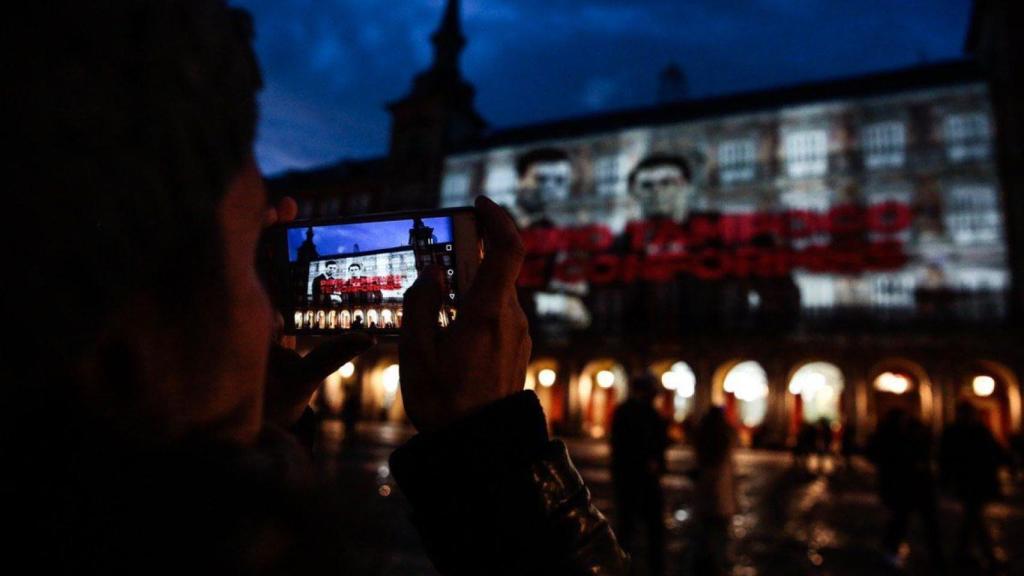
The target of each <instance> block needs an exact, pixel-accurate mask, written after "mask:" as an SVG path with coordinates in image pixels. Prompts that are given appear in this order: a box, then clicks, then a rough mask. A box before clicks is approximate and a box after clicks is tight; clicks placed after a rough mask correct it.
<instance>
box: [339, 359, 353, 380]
mask: <svg viewBox="0 0 1024 576" xmlns="http://www.w3.org/2000/svg"><path fill="white" fill-rule="evenodd" d="M338 372H340V373H341V377H342V378H351V377H352V375H353V374H355V373H356V365H355V364H353V363H351V362H345V364H343V365H342V367H341V370H339V371H338Z"/></svg>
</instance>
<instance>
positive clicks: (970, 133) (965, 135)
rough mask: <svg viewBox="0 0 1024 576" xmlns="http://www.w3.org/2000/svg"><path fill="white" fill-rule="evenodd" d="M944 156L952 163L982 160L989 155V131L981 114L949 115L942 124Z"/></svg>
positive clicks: (984, 117) (985, 119)
mask: <svg viewBox="0 0 1024 576" xmlns="http://www.w3.org/2000/svg"><path fill="white" fill-rule="evenodd" d="M942 133H943V137H944V138H945V140H946V156H947V157H948V158H949V160H950V161H952V162H965V161H967V160H984V159H986V158H988V157H989V155H990V154H991V146H992V143H991V140H992V138H991V129H990V127H989V123H988V117H987V116H985V114H984V113H982V112H968V113H963V114H951V115H949V116H947V117H946V119H945V120H944V121H943V124H942Z"/></svg>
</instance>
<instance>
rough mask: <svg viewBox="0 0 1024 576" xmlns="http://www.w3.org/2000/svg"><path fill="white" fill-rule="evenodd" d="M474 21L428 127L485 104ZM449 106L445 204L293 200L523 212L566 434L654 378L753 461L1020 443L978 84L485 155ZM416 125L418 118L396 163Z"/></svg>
mask: <svg viewBox="0 0 1024 576" xmlns="http://www.w3.org/2000/svg"><path fill="white" fill-rule="evenodd" d="M452 6H455V7H456V9H457V2H451V3H450V4H449V8H448V10H447V11H446V15H445V19H444V22H443V25H442V28H441V30H439V32H438V34H435V36H434V42H435V47H438V46H439V44H443V46H445V47H446V48H445V49H444V50H441V49H440V48H439V49H438V57H437V58H436V60H437V61H438V62H442V61H443V62H445V63H447V64H436V63H435V66H434V67H433V68H432V69H431V70H434V71H435V72H430V71H428V72H427V73H425V74H426V75H428V76H429V75H430V74H433V75H434V76H433V78H434V80H431V81H430V82H423V81H421V80H420V79H418V80H417V84H416V87H415V88H414V91H413V95H411V96H410V99H406V100H404V101H403V103H404V104H403V106H405V107H406V108H408V107H409V106H412V104H411V102H413V101H418V100H416V97H414V96H415V95H416V94H417V93H422V91H423V90H425V89H426V88H424V87H425V86H428V85H430V86H433V84H431V82H435V81H438V79H439V78H442V77H444V78H447V82H449V85H450V86H453V87H463V86H464V81H462V79H461V76H459V75H458V74H457V73H453V72H452V70H451V68H450V66H449V64H450V63H451V62H452V61H457V58H456V57H457V52H458V50H454V52H453V51H452V50H453V48H452V47H453V46H456V45H457V46H458V47H459V48H461V46H462V42H464V41H463V40H461V34H458V38H459V39H460V40H459V42H454V41H453V40H451V39H450V40H449V41H441V40H439V39H440V38H442V37H443V36H444V33H445V31H446V30H447V31H448V33H449V34H450V33H452V31H453V30H455V31H457V30H458V25H457V17H455V16H452V13H453V10H455V9H453V8H452ZM442 52H443V54H442ZM453 54H454V56H453ZM440 69H444V70H446V72H444V73H443V74H442V73H441V72H437V70H440ZM456 69H457V67H456ZM422 77H423V76H421V77H420V78H422ZM417 91H419V92H417ZM448 93H450V94H456V95H457V97H454V98H453V99H450V100H448V101H447V104H444V105H443V106H441V109H444V110H445V111H446V113H448V114H453V116H452V118H453V119H454V120H453V122H452V126H453V127H455V128H457V129H455V128H453V131H448V132H445V133H444V134H445V135H442V136H437V137H436V138H435V139H433V140H431V139H426V140H424V141H425V142H434V143H435V144H436V143H437V142H441V140H443V141H444V142H443V144H440V145H438V146H433V145H431V146H429V147H428V148H429V150H430V151H431V153H436V152H437V151H439V150H440V151H442V152H443V153H442V154H441V155H440V156H437V155H436V154H435V158H436V160H437V162H438V164H437V165H438V166H441V167H442V169H441V171H440V176H439V178H438V180H437V187H436V189H435V190H434V192H433V194H430V193H425V192H424V191H423V190H422V189H417V192H416V193H415V194H411V195H408V197H405V196H403V195H402V194H401V193H399V192H398V191H400V190H402V189H403V186H404V184H395V185H389V184H388V183H387V180H386V177H385V176H384V175H383V174H382V175H381V177H380V179H379V180H378V181H376V182H375V183H374V184H373V186H362V187H361V188H359V187H357V188H359V191H358V192H354V193H352V194H349V193H348V192H347V190H349V189H348V188H346V186H351V180H345V179H340V182H339V184H338V185H337V186H336V187H335V188H330V186H328V185H326V184H324V182H328V181H330V170H327V171H320V172H314V173H310V174H305V175H291V176H286V177H285V178H283V179H281V180H280V181H279V182H278V183H277V188H278V189H279V190H283V191H288V192H290V193H293V194H295V195H297V196H298V197H300V199H303V204H304V206H305V210H306V213H307V214H308V215H315V214H316V213H317V212H318V211H319V212H320V213H321V215H325V216H326V215H330V214H329V212H330V211H329V210H328V208H330V207H331V206H334V207H335V208H336V209H337V210H339V211H341V212H345V211H346V208H345V207H346V206H347V207H349V209H351V207H352V206H353V205H354V204H353V202H355V201H354V200H352V199H353V198H362V197H363V196H360V195H362V194H367V192H366V191H367V190H370V189H372V188H373V187H376V188H378V189H385V188H386V189H388V190H390V191H391V192H390V194H387V195H383V194H382V195H379V196H375V197H374V198H373V199H370V200H367V201H366V202H363V201H362V200H360V201H358V202H356V204H358V206H361V207H363V208H365V209H366V210H378V209H388V208H391V207H395V206H402V207H405V208H408V207H410V206H414V205H418V206H421V207H428V206H429V207H436V206H445V207H447V206H461V205H467V204H470V203H471V202H472V200H473V198H474V197H475V196H476V195H479V194H486V195H488V196H489V197H491V198H492V199H494V200H495V201H497V202H499V203H501V204H503V205H505V206H506V207H508V209H509V210H510V212H511V213H512V214H513V215H514V216H515V217H516V218H517V220H518V221H519V224H520V226H521V228H522V230H523V233H524V237H525V238H526V240H527V248H528V253H529V256H528V258H527V262H526V265H525V267H524V272H523V276H522V277H521V278H520V290H521V294H520V296H521V298H520V300H521V302H523V304H524V306H525V307H526V308H527V311H528V315H529V316H530V317H531V327H532V330H533V332H534V334H533V336H534V360H533V362H532V363H531V365H530V369H529V371H528V374H527V382H526V385H527V386H528V387H530V388H533V389H535V390H537V392H538V394H539V395H540V397H541V399H542V401H543V402H544V404H545V407H546V409H547V413H548V416H549V419H550V421H551V425H552V427H553V428H554V429H555V430H557V431H559V432H561V433H565V434H583V435H588V436H593V437H601V436H604V435H605V434H607V432H608V424H609V423H610V415H611V412H612V411H613V410H614V407H615V405H616V404H617V403H618V402H620V401H621V400H622V399H624V397H625V396H626V394H628V387H629V380H630V378H631V376H633V375H634V374H636V373H637V372H639V371H643V370H646V371H650V372H653V373H654V374H655V375H656V376H657V377H658V378H659V379H660V381H661V383H662V386H663V388H664V390H663V392H662V394H661V395H660V397H659V398H658V400H657V402H658V404H659V408H660V410H661V411H662V412H663V414H665V416H666V417H668V418H671V419H673V420H674V421H676V422H677V423H678V424H679V426H678V430H680V431H681V430H684V429H685V423H687V422H688V420H689V419H690V418H691V417H692V416H694V415H699V414H701V413H702V412H703V411H704V410H705V409H706V408H707V407H709V406H711V405H722V406H725V407H726V410H727V413H728V415H729V417H730V419H731V421H732V422H733V423H734V424H735V425H736V426H737V428H739V429H740V430H741V431H742V437H743V438H744V440H745V441H747V442H749V443H751V444H758V445H765V446H783V445H786V444H788V443H790V442H792V441H793V439H794V438H795V436H796V433H797V431H798V429H799V427H800V426H801V425H803V424H805V423H813V422H817V421H819V420H821V419H825V420H828V421H829V422H831V423H832V425H833V428H834V429H835V430H836V432H837V435H838V434H839V433H840V430H841V429H844V428H845V429H850V430H852V431H854V432H855V434H856V436H857V437H858V438H859V439H861V440H863V439H864V438H865V437H866V435H867V434H868V433H870V431H871V430H872V429H873V427H874V424H875V422H876V421H877V419H878V418H879V417H880V415H882V414H884V412H885V411H887V410H888V409H890V408H893V407H902V408H905V409H907V410H910V411H911V412H912V413H914V414H916V415H918V416H919V417H921V418H922V419H923V420H924V421H926V422H927V423H928V424H929V426H931V427H932V428H933V430H935V431H938V430H940V429H941V427H942V425H943V423H944V422H947V421H949V420H950V419H951V418H952V415H953V412H954V408H955V404H956V403H957V402H958V401H960V400H963V399H967V400H970V401H972V402H974V403H975V404H977V405H978V406H979V407H980V408H981V409H982V412H983V414H984V417H985V418H986V420H987V422H988V423H989V425H990V426H991V427H992V429H993V430H994V431H995V432H996V434H997V436H999V437H1000V438H1002V439H1007V438H1009V437H1010V436H1011V435H1013V434H1016V433H1019V432H1020V431H1021V424H1022V414H1021V410H1022V408H1021V391H1020V385H1019V382H1018V380H1017V378H1018V375H1019V374H1021V365H1020V362H1019V360H1018V358H1017V356H1018V354H1017V353H1016V352H1017V350H1018V348H1019V339H1018V338H1017V335H1016V332H1015V328H1014V322H1013V318H1015V308H1016V306H1017V301H1018V300H1019V289H1018V288H1017V283H1016V281H1015V279H1016V278H1018V277H1019V271H1018V270H1016V268H1017V267H1018V266H1019V263H1018V262H1017V261H1016V260H1015V259H1014V258H1011V254H1014V253H1016V249H1015V244H1014V241H1013V238H1014V237H1015V236H1014V235H1015V234H1017V232H1016V231H1017V230H1018V228H1017V226H1016V219H1015V218H1013V217H1012V214H1013V213H1014V212H1013V207H1014V206H1016V204H1014V202H1016V200H1013V201H1011V200H1010V198H1011V197H1013V195H1012V194H1011V189H1010V188H1009V186H1010V185H1013V182H1010V185H1008V184H1006V183H1005V182H1007V181H1008V180H1007V179H1006V177H1005V176H1002V179H1001V170H1000V164H999V163H998V162H997V158H998V157H999V156H1000V154H1001V152H999V150H1001V149H1002V148H1001V147H1000V145H999V140H997V136H999V137H1005V135H1002V134H1000V129H1001V125H1000V122H1001V121H1000V120H999V119H1000V118H1001V117H1002V113H1001V112H1000V111H999V110H994V109H993V105H992V94H991V91H990V84H989V75H988V74H986V73H984V72H983V71H982V70H981V69H979V67H978V66H977V64H976V63H975V62H971V61H962V62H952V63H945V64H938V65H929V66H922V67H917V68H913V69H907V70H902V71H897V72H890V73H884V74H878V75H873V76H869V77H861V78H855V79H844V80H838V81H831V82H823V83H818V84H814V85H806V86H799V87H792V88H783V89H778V90H771V91H765V92H759V93H751V94H742V95H734V96H726V97H721V98H714V99H708V100H691V101H682V102H676V103H669V104H661V105H658V106H655V107H651V108H647V109H640V110H630V111H623V112H615V113H610V114H603V115H598V116H590V117H585V118H577V119H570V120H565V121H558V122H552V123H547V124H544V125H537V126H529V127H523V128H516V129H510V130H502V131H493V132H490V133H486V134H485V133H483V132H482V123H480V122H476V121H475V120H473V119H478V118H479V116H478V115H476V113H475V111H473V110H472V102H471V98H468V99H467V92H466V91H465V90H464V88H458V89H457V90H456V89H453V90H450V91H448ZM468 94H470V95H471V93H468ZM428 101H429V102H432V103H434V104H436V103H437V102H438V100H437V99H436V98H435V99H425V100H423V101H419V102H420V103H419V104H416V106H426V105H427V102H428ZM414 107H415V106H414ZM453 110H459V112H457V113H455V112H452V111H453ZM407 120H408V118H407V117H405V116H403V117H402V118H399V117H397V116H396V122H395V128H394V130H395V131H396V134H395V136H394V137H393V139H392V140H393V142H395V141H405V140H404V139H403V138H404V137H403V136H402V134H400V133H401V132H402V131H403V130H407V129H410V128H409V126H410V125H411V124H410V123H409V122H408V121H407ZM471 120H472V121H471ZM413 124H415V123H413ZM435 128H436V127H435ZM453 134H457V135H458V137H457V138H450V137H451V136H452V135H453ZM437 138H441V140H437ZM399 152H400V151H399V150H393V151H392V156H391V158H392V159H393V158H396V157H398V156H401V154H399ZM372 162H376V163H377V164H376V165H380V166H384V165H387V162H386V161H382V160H374V161H372ZM370 165H371V164H367V166H370ZM350 169H354V168H352V166H350V165H349V166H347V167H346V168H345V170H350ZM427 172H429V174H431V175H432V174H434V173H433V172H430V171H427ZM1002 172H1005V170H1004V171H1002ZM431 178H433V176H431ZM303 179H305V180H303ZM312 181H316V182H318V183H317V184H316V185H308V186H306V185H304V184H303V182H305V183H307V184H308V183H309V182H312ZM428 181H431V182H432V181H433V180H430V179H428ZM346 182H347V183H346ZM1014 189H1016V190H1019V188H1014ZM325 190H335V191H336V192H333V193H332V192H324V191H325ZM332 194H334V195H332ZM384 196H387V200H384ZM1008 215H1010V217H1008ZM375 354H376V356H375V357H372V358H366V359H363V360H361V363H362V364H365V367H362V366H357V370H356V372H355V373H354V375H353V376H352V377H351V378H350V380H352V381H354V382H355V381H359V382H362V386H361V387H360V386H356V387H354V388H353V390H363V391H364V392H363V394H364V406H365V407H367V408H368V409H369V410H370V412H371V413H374V412H375V411H378V410H379V408H380V407H379V406H377V405H375V404H374V405H372V406H371V405H370V404H368V403H367V401H365V398H366V397H375V396H374V395H378V396H379V395H380V394H381V393H380V391H379V389H383V388H382V386H384V383H383V381H381V382H377V381H376V380H375V378H383V375H384V371H386V370H387V369H388V368H389V367H390V366H391V365H392V364H393V363H394V362H395V359H394V358H395V354H394V351H393V350H390V349H389V348H388V347H386V346H385V347H382V348H381V349H380V350H378V351H377V352H376V353H375ZM367 390H369V392H366V391H367ZM385 392H386V390H385ZM392 395H393V394H392Z"/></svg>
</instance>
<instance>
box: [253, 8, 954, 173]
mask: <svg viewBox="0 0 1024 576" xmlns="http://www.w3.org/2000/svg"><path fill="white" fill-rule="evenodd" d="M234 3H235V4H237V5H240V6H243V7H246V8H248V9H249V10H250V11H251V12H252V13H253V15H254V17H255V19H256V31H257V38H256V50H257V53H258V54H259V56H260V59H261V61H262V65H263V69H264V75H265V80H266V88H265V89H264V92H263V94H262V118H261V121H260V135H259V140H258V142H257V154H258V157H259V160H260V163H261V165H262V167H263V169H264V171H265V172H267V173H270V174H273V173H277V172H281V171H282V170H285V169H289V168H308V167H312V166H317V165H322V164H325V163H329V162H333V161H336V160H338V159H341V158H359V157H366V156H372V155H378V154H383V153H385V152H386V149H387V141H388V129H389V118H388V115H387V112H386V110H385V105H386V103H387V102H389V101H391V100H394V99H396V98H399V97H401V96H402V95H404V94H405V92H406V91H407V90H408V88H409V86H410V83H411V80H412V77H413V76H414V75H415V74H416V73H417V72H419V71H420V70H422V69H423V68H425V67H426V66H427V65H429V63H430V58H431V45H430V43H429V40H428V38H429V36H430V33H431V32H432V31H433V30H434V29H435V28H436V27H437V24H438V21H439V19H440V16H441V11H442V10H443V7H444V1H443V0H399V1H394V2H384V1H382V0H234ZM463 12H464V26H465V31H466V35H467V37H468V39H469V44H468V46H467V49H466V51H465V53H464V57H463V69H464V71H465V75H466V76H467V78H468V79H469V80H470V82H472V83H473V84H474V85H475V86H476V87H477V105H478V108H479V110H480V112H481V113H482V114H483V116H484V117H485V118H487V120H488V121H489V122H490V123H491V124H492V125H494V126H497V127H505V126H514V125H519V124H524V123H532V122H537V121H543V120H547V119H554V118H561V117H565V116H575V115H581V114H587V113H592V112H597V111H601V110H609V109H614V108H622V107H630V106H640V105H645V104H649V103H651V102H652V101H653V98H654V94H655V90H656V78H657V74H658V72H659V71H660V70H661V69H662V68H663V67H664V66H665V65H666V64H668V63H670V62H677V63H678V64H679V65H680V66H682V67H683V69H684V70H685V71H686V74H687V76H688V78H689V83H690V92H691V95H692V96H695V97H701V96H711V95H716V94H725V93H731V92H738V91H744V90H752V89H759V88H767V87H771V86H778V85H786V84H793V83H798V82H803V81H808V80H815V79H823V78H830V77H836V76H847V75H853V74H859V73H865V72H871V71H878V70H885V69H892V68H898V67H902V66H907V65H912V64H915V63H918V62H922V61H932V60H942V59H948V58H954V57H957V56H959V55H960V54H961V51H962V47H963V41H964V35H965V32H966V28H967V23H968V19H969V13H970V0H727V1H723V0H628V1H626V0H463Z"/></svg>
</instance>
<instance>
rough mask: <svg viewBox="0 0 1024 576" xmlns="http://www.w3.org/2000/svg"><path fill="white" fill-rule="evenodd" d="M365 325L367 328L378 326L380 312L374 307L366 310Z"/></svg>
mask: <svg viewBox="0 0 1024 576" xmlns="http://www.w3.org/2000/svg"><path fill="white" fill-rule="evenodd" d="M366 327H367V328H378V327H380V314H378V313H377V310H376V309H375V308H370V309H369V310H367V312H366Z"/></svg>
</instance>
